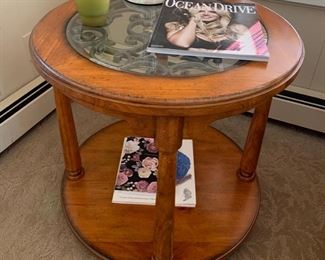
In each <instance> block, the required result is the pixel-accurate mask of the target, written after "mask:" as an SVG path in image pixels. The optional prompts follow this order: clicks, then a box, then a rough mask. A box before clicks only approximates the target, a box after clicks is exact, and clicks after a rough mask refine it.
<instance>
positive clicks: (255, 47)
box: [147, 0, 269, 61]
mask: <svg viewBox="0 0 325 260" xmlns="http://www.w3.org/2000/svg"><path fill="white" fill-rule="evenodd" d="M147 51H148V52H154V53H162V54H170V55H183V56H201V57H212V58H230V59H241V60H256V61H267V60H268V59H269V51H268V47H267V36H266V31H265V30H264V27H263V26H262V24H261V22H260V20H259V17H258V13H257V8H256V5H255V4H254V3H252V2H247V3H243V2H240V1H238V2H236V1H232V3H228V2H226V1H220V0H201V1H200V0H191V1H179V0H165V2H164V3H163V6H162V9H161V13H160V15H159V18H158V20H157V23H156V26H155V29H154V32H153V34H152V37H151V39H150V41H149V44H148V47H147Z"/></svg>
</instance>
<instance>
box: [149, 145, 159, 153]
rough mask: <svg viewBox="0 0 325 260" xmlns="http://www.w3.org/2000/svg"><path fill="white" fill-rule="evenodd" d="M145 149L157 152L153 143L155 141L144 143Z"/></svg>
mask: <svg viewBox="0 0 325 260" xmlns="http://www.w3.org/2000/svg"><path fill="white" fill-rule="evenodd" d="M146 149H147V150H148V151H149V152H150V153H157V152H158V148H157V146H156V145H155V143H148V144H146Z"/></svg>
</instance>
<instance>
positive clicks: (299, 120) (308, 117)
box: [269, 90, 325, 133]
mask: <svg viewBox="0 0 325 260" xmlns="http://www.w3.org/2000/svg"><path fill="white" fill-rule="evenodd" d="M269 117H270V118H272V119H276V120H279V121H282V122H286V123H289V124H293V125H297V126H301V127H304V128H308V129H311V130H315V131H318V132H321V133H325V99H323V98H318V97H314V96H310V95H305V94H301V93H298V92H296V91H290V90H284V91H282V92H281V93H279V94H278V95H276V96H275V97H274V98H273V101H272V106H271V110H270V115H269Z"/></svg>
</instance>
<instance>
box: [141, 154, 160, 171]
mask: <svg viewBox="0 0 325 260" xmlns="http://www.w3.org/2000/svg"><path fill="white" fill-rule="evenodd" d="M142 166H143V167H145V168H147V169H149V170H150V171H153V172H154V171H156V170H157V167H158V159H157V158H154V157H146V158H144V159H143V161H142Z"/></svg>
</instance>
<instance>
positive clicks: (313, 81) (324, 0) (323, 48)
mask: <svg viewBox="0 0 325 260" xmlns="http://www.w3.org/2000/svg"><path fill="white" fill-rule="evenodd" d="M256 2H259V3H261V4H263V5H265V6H268V7H270V8H271V9H272V10H274V11H276V12H277V13H279V14H280V15H282V16H283V17H285V18H286V19H287V20H288V21H289V22H290V23H291V24H292V25H293V26H294V27H295V28H296V30H297V31H298V32H299V34H300V36H301V38H302V40H303V41H304V44H305V50H306V56H305V60H304V64H303V66H302V69H301V71H300V73H299V74H298V77H297V79H296V80H295V81H294V83H293V85H294V86H296V87H299V88H303V89H305V90H310V93H317V92H319V93H323V94H324V93H325V7H323V6H324V4H325V0H319V1H312V2H310V1H309V0H300V1H297V0H291V1H288V0H286V1H284V0H257V1H256ZM293 2H300V3H302V2H305V3H313V4H316V3H317V4H319V6H316V5H310V4H308V5H307V4H299V3H293Z"/></svg>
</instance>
